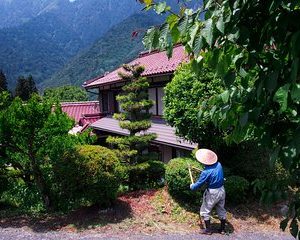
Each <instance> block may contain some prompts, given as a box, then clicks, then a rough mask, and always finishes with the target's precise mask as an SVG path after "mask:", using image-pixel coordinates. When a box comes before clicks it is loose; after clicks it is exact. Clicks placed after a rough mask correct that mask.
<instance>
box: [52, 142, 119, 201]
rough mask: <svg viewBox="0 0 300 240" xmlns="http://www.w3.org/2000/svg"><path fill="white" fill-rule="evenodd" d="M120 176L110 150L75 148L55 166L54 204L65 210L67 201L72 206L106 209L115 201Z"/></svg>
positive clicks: (116, 162) (93, 147) (94, 147)
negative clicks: (55, 198) (55, 197)
mask: <svg viewBox="0 0 300 240" xmlns="http://www.w3.org/2000/svg"><path fill="white" fill-rule="evenodd" d="M123 173H124V171H123V168H122V166H121V164H120V161H119V160H118V159H117V157H116V155H115V153H114V152H113V151H112V150H110V149H107V148H105V147H101V146H91V145H83V146H78V147H77V148H76V150H75V151H72V152H68V153H66V154H65V156H64V159H62V160H61V161H59V162H58V164H57V165H56V166H55V180H56V184H57V187H58V188H57V190H58V196H57V197H58V198H57V199H58V205H60V206H61V207H66V206H63V204H64V203H65V202H66V199H68V200H69V201H70V202H71V203H73V204H75V207H77V206H76V205H79V204H85V205H86V204H99V205H105V206H107V205H109V204H110V203H111V202H112V201H113V200H115V198H116V195H117V191H118V188H119V186H120V183H121V181H122V178H123ZM65 198H66V199H65ZM59 199H62V200H63V201H64V202H60V201H59Z"/></svg>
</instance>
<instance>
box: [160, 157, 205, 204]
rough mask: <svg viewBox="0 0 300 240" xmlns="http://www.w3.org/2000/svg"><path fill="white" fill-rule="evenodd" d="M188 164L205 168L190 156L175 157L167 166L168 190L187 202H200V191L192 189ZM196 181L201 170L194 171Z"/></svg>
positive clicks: (172, 194) (175, 196)
mask: <svg viewBox="0 0 300 240" xmlns="http://www.w3.org/2000/svg"><path fill="white" fill-rule="evenodd" d="M188 164H190V165H191V166H193V167H196V168H199V169H203V168H202V166H201V164H200V163H198V162H197V161H196V160H194V159H190V158H175V159H172V160H171V161H170V162H169V163H168V164H167V168H166V175H165V178H166V182H167V186H168V191H169V193H170V194H171V196H173V197H174V198H176V199H178V200H183V201H187V202H198V201H199V199H200V195H201V192H200V191H191V190H190V184H191V180H190V175H189V171H188ZM193 177H194V181H196V180H197V179H198V177H199V172H198V173H197V172H194V171H193Z"/></svg>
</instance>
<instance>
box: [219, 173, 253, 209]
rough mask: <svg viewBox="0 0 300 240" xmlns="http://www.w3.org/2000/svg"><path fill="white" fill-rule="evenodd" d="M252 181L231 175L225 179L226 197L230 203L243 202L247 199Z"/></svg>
mask: <svg viewBox="0 0 300 240" xmlns="http://www.w3.org/2000/svg"><path fill="white" fill-rule="evenodd" d="M249 187H250V183H249V182H248V181H247V179H245V178H243V177H240V176H229V177H227V178H226V181H225V189H226V198H227V199H228V202H230V203H243V202H245V201H246V199H247V193H248V190H249Z"/></svg>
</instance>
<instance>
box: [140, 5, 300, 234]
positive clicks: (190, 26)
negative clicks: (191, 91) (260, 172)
mask: <svg viewBox="0 0 300 240" xmlns="http://www.w3.org/2000/svg"><path fill="white" fill-rule="evenodd" d="M152 3H153V1H150V2H148V8H151V6H152V5H151V4H152ZM154 6H157V3H154ZM202 13H203V16H204V21H201V18H200V16H201V14H202ZM299 20H300V3H299V2H298V1H288V0H280V1H277V0H268V1H259V0H256V1H250V0H246V1H241V0H236V1H229V0H226V1H221V2H219V1H204V4H203V8H199V9H195V10H193V9H185V10H184V11H182V12H181V13H180V14H171V15H170V16H168V17H167V19H166V22H165V24H166V25H167V27H165V28H164V31H162V29H161V28H152V29H150V30H149V31H148V34H147V35H146V38H145V41H144V43H145V44H146V46H147V47H148V48H163V47H167V48H169V49H172V46H173V45H174V44H175V43H177V42H179V41H180V42H182V43H183V45H184V46H185V49H186V51H187V52H188V54H190V55H191V56H192V57H193V60H192V62H193V65H194V66H195V69H201V66H202V65H203V63H204V62H205V64H207V65H208V66H210V67H212V69H213V70H214V72H215V73H216V75H217V76H218V77H220V78H221V79H223V82H224V84H225V86H226V89H225V90H224V91H223V92H222V93H221V94H220V95H219V96H216V97H213V98H212V99H209V100H208V101H207V103H206V104H204V105H203V108H202V109H201V111H200V112H199V118H200V119H202V118H207V117H209V118H211V119H212V121H213V122H214V124H215V125H217V126H218V127H220V128H222V129H224V130H230V131H229V134H228V136H227V140H228V142H241V141H244V140H248V139H253V140H255V141H256V142H259V143H260V144H263V145H264V146H267V147H268V148H269V149H273V154H272V156H271V161H272V162H273V163H274V162H275V160H277V159H278V160H279V161H280V162H281V163H282V164H283V166H284V168H286V169H287V170H288V171H289V173H290V174H291V175H292V178H291V179H294V180H292V181H291V182H290V183H289V184H290V186H291V187H292V188H294V189H295V193H294V194H293V196H294V199H295V200H294V201H292V203H291V206H292V207H293V208H294V210H295V211H293V213H292V214H291V215H290V218H291V219H292V222H291V225H290V229H291V232H292V234H293V236H294V237H296V236H297V234H299V229H298V228H296V227H295V226H296V225H297V220H296V219H297V218H298V219H299V209H300V208H299V206H300V205H297V204H296V203H297V202H298V200H297V196H299V195H298V193H299V177H298V176H299V171H300V169H299V166H300V165H299V159H300V157H299V155H300V147H299V146H300V134H299V133H300V124H299V123H300V117H299V114H298V113H299V110H300V101H299V96H300V95H299V89H300V86H299V58H300V48H299V46H300V45H299V41H300V26H299V24H297V23H298V22H299ZM153 32H155V34H153ZM164 36H167V37H164ZM169 54H171V51H169ZM274 184H276V183H274ZM297 189H298V190H297ZM297 192H298V193H297ZM285 226H286V225H285Z"/></svg>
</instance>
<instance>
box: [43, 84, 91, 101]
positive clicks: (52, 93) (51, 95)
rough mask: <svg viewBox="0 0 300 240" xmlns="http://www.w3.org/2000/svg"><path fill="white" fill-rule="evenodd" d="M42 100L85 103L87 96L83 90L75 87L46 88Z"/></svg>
mask: <svg viewBox="0 0 300 240" xmlns="http://www.w3.org/2000/svg"><path fill="white" fill-rule="evenodd" d="M44 98H46V99H55V100H58V101H60V102H77V101H87V100H88V95H87V92H86V91H85V90H83V89H82V88H80V87H76V86H62V87H57V88H47V89H45V91H44Z"/></svg>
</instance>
